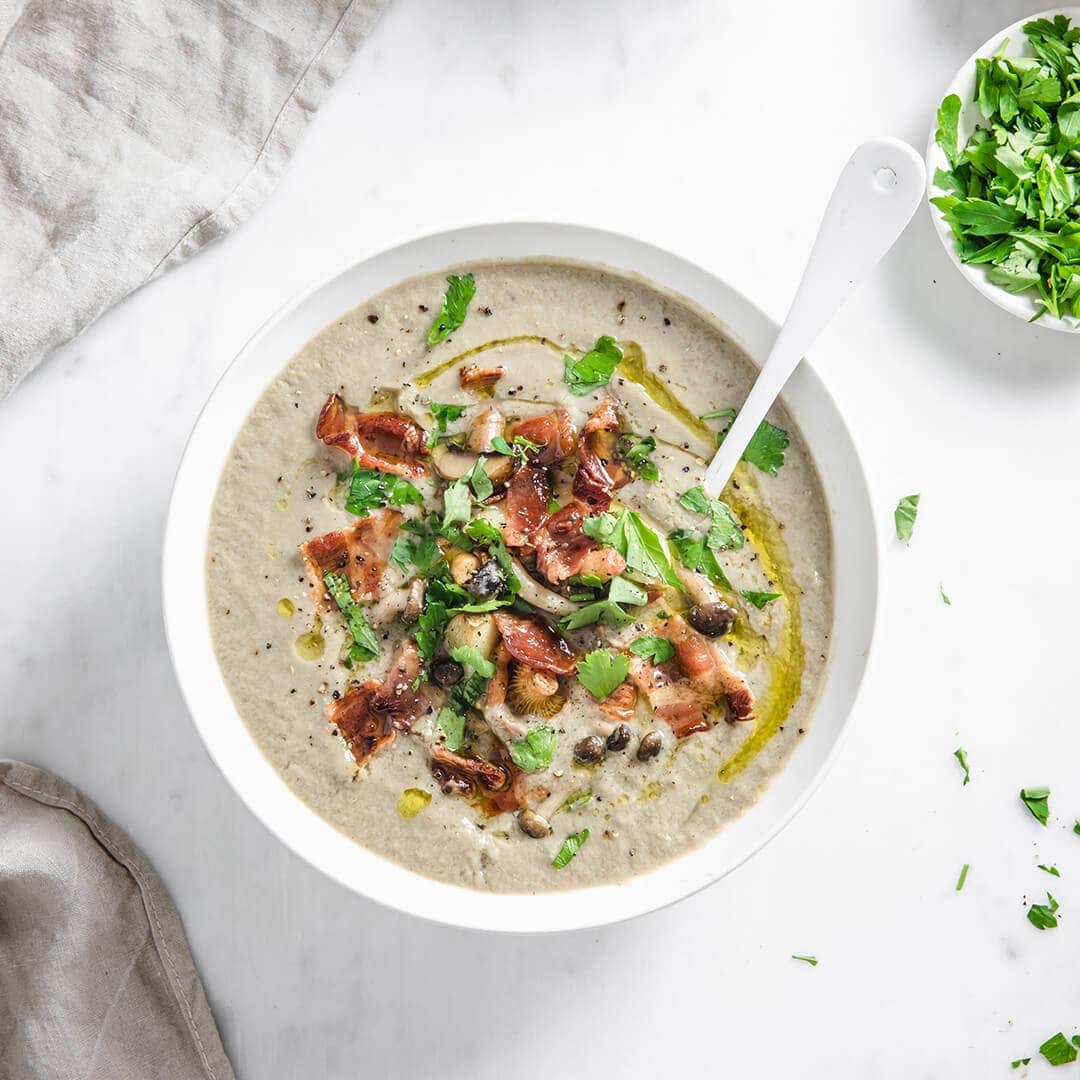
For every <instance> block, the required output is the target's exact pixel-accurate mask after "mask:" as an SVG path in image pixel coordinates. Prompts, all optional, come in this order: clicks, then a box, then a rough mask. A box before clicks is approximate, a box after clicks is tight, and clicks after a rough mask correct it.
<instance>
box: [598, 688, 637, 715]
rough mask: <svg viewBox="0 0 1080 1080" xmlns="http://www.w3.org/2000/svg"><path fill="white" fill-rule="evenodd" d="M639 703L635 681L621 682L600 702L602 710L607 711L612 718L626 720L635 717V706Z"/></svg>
mask: <svg viewBox="0 0 1080 1080" xmlns="http://www.w3.org/2000/svg"><path fill="white" fill-rule="evenodd" d="M636 704H637V690H635V689H634V685H633V683H628V682H624V683H620V684H619V685H618V686H616V687H615V689H614V690H612V691H611V693H610V694H608V696H607V697H606V698H604V700H603V701H601V702H600V711H601V712H603V713H607V715H608V716H610V717H611V718H612V720H619V721H626V720H632V719H633V718H634V706H635V705H636Z"/></svg>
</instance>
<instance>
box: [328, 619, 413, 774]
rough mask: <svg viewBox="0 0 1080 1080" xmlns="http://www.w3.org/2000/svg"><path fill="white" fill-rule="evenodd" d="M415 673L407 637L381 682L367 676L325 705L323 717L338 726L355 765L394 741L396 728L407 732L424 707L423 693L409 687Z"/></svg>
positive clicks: (411, 649) (411, 650) (362, 763)
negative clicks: (365, 680) (324, 715)
mask: <svg viewBox="0 0 1080 1080" xmlns="http://www.w3.org/2000/svg"><path fill="white" fill-rule="evenodd" d="M419 674H420V653H419V651H418V650H417V648H416V643H415V642H414V641H413V640H412V639H411V638H410V639H408V640H407V641H405V642H404V644H403V645H402V646H401V648H400V649H399V650H398V653H397V655H396V656H395V657H394V662H393V663H392V664H391V667H390V670H389V671H388V672H387V674H386V677H385V678H384V679H383V681H382V682H381V683H380V682H379V681H378V680H377V679H368V681H367V682H365V683H361V684H360V685H359V686H351V687H349V689H348V690H346V691H345V694H344V696H343V697H342V698H340V699H339V700H338V701H332V702H330V704H329V705H328V706H327V707H326V718H327V719H328V720H329V721H330V723H331V724H333V725H334V726H335V727H336V728H337V729H338V732H339V734H340V735H341V737H342V738H343V739H344V740H345V743H346V745H347V746H348V747H349V751H350V752H351V753H352V756H353V760H355V762H356V764H357V765H365V764H367V762H368V761H370V760H371V758H372V757H373V756H374V755H375V754H377V753H378V752H379V751H380V750H381V749H382V748H383V747H384V746H388V745H389V744H390V743H391V742H393V741H394V733H395V732H396V731H409V730H410V729H411V728H412V725H413V724H414V723H415V722H416V721H417V720H418V719H419V718H420V716H421V715H422V714H423V713H424V712H425V711H426V710H427V708H428V705H427V701H426V699H425V698H424V696H423V695H422V694H419V693H416V692H414V691H413V689H412V685H413V682H414V681H415V679H416V677H417V675H419Z"/></svg>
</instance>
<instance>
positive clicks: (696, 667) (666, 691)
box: [629, 615, 754, 739]
mask: <svg viewBox="0 0 1080 1080" xmlns="http://www.w3.org/2000/svg"><path fill="white" fill-rule="evenodd" d="M652 633H654V634H657V635H658V636H660V637H666V638H667V639H668V640H669V641H670V642H671V643H672V645H674V646H675V658H674V659H673V660H669V661H667V662H666V663H663V664H658V665H656V664H652V663H650V662H649V661H648V660H646V659H645V658H644V657H640V656H631V657H630V658H629V659H630V678H631V680H632V681H633V682H634V684H635V685H636V686H637V688H638V689H639V690H640V691H641V692H642V693H643V694H644V695H645V697H646V698H647V699H648V701H649V704H650V706H652V709H653V711H654V712H655V713H656V715H657V716H658V717H659V718H660V719H661V720H664V721H665V722H666V723H667V724H668V725H669V726H670V727H671V730H672V731H673V732H674V733H675V735H676V736H677V737H678V738H680V739H682V738H685V737H686V736H687V735H691V734H693V733H694V732H696V731H704V730H705V729H706V728H708V727H709V726H710V725H709V721H708V715H709V713H710V712H711V711H712V709H713V708H714V706H715V705H717V704H719V703H720V702H723V703H724V705H725V706H726V708H727V714H728V719H729V720H733V721H734V720H753V718H754V698H753V695H752V694H751V693H750V688H749V687H748V686H747V685H746V682H745V680H744V679H743V677H742V676H741V675H740V674H739V673H738V672H737V671H735V670H734V669H733V668H731V667H730V665H729V664H728V662H727V660H726V659H725V657H724V655H723V653H722V652H720V650H719V649H718V648H717V647H716V646H715V645H713V644H712V643H711V642H709V641H708V640H707V639H706V638H705V637H704V636H703V635H701V634H699V633H698V632H697V631H696V630H694V629H693V628H692V627H691V626H690V625H689V624H688V623H687V622H686V620H685V619H683V618H682V617H681V616H679V615H674V616H672V617H671V618H670V619H669V620H668V621H667V623H666V624H665V625H662V626H657V627H654V628H653V630H652Z"/></svg>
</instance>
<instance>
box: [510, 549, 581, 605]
mask: <svg viewBox="0 0 1080 1080" xmlns="http://www.w3.org/2000/svg"><path fill="white" fill-rule="evenodd" d="M510 565H511V566H512V567H513V569H514V573H515V574H517V576H518V579H519V580H520V581H521V591H520V592H519V593H518V596H520V597H521V599H522V600H524V601H525V602H526V603H528V604H532V606H533V607H538V608H540V610H541V611H547V612H550V613H551V614H552V615H569V614H570V612H572V611H577V609H578V605H577V604H575V603H574V601H573V600H567V598H566V597H565V596H560V595H559V594H558V593H557V592H552V591H551V589H548V588H545V586H543V585H541V584H540V582H538V581H537V580H536V578H534V577H532V576H531V575H530V574H529V571H528V570H526V569H525V567H524V566H522V565H521V562H520V561H519V560H518V559H515V558H514V557H513V556H512V555H511V556H510Z"/></svg>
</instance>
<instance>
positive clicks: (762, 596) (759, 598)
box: [740, 589, 780, 611]
mask: <svg viewBox="0 0 1080 1080" xmlns="http://www.w3.org/2000/svg"><path fill="white" fill-rule="evenodd" d="M740 595H741V596H742V597H743V599H744V600H748V601H749V602H750V603H751V604H753V605H754V607H756V608H757V609H758V611H760V610H761V609H762V608H764V607H765V606H766V605H767V604H771V603H772V602H773V601H774V600H779V599H780V594H779V593H778V592H754V590H753V589H743V591H742V593H741V594H740Z"/></svg>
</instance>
